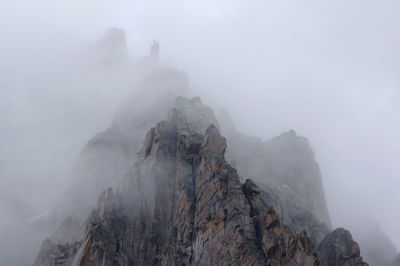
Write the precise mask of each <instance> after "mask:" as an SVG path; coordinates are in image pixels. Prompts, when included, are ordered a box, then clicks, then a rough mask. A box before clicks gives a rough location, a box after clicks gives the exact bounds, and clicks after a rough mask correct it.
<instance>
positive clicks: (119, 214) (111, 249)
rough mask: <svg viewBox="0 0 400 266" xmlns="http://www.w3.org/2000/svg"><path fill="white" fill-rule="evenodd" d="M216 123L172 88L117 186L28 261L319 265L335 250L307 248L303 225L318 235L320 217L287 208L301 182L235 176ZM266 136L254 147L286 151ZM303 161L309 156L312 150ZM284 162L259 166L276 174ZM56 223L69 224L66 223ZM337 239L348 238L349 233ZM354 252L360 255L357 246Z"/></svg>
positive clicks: (199, 105) (301, 188) (309, 243)
mask: <svg viewBox="0 0 400 266" xmlns="http://www.w3.org/2000/svg"><path fill="white" fill-rule="evenodd" d="M218 128H219V125H218V122H217V120H216V118H215V116H214V112H213V110H212V109H211V108H209V107H208V106H206V105H204V104H203V103H202V102H201V100H200V98H198V97H196V98H193V99H191V100H189V99H187V98H183V97H178V98H177V99H176V101H175V104H174V108H173V109H171V110H170V112H169V113H168V119H167V120H163V121H161V122H159V123H157V124H156V126H155V127H153V128H151V129H150V130H149V131H148V132H147V134H146V136H145V140H144V142H143V145H142V147H141V148H138V149H137V151H138V154H137V157H136V158H135V160H134V161H133V162H132V166H131V167H129V169H126V172H127V173H126V174H125V175H124V178H123V180H122V181H121V183H122V185H120V186H119V187H120V188H119V189H118V190H117V191H116V192H115V191H114V190H113V189H111V188H109V189H107V190H105V191H103V192H102V193H101V194H100V196H99V198H98V202H97V207H96V208H95V209H94V210H92V212H91V214H90V215H89V218H87V220H86V222H85V223H84V224H83V226H82V228H81V229H80V230H81V235H80V237H78V238H77V239H76V241H75V240H72V239H71V240H70V241H69V242H68V243H65V241H64V242H60V241H57V240H55V239H49V240H46V241H45V242H44V243H43V245H42V249H41V252H40V254H39V256H38V258H37V260H36V263H35V265H54V264H57V265H231V264H234V265H320V264H319V261H318V257H320V258H326V257H328V258H330V257H329V256H333V257H335V258H336V257H340V256H341V255H340V254H341V253H340V250H333V249H330V248H321V249H320V251H319V252H317V250H316V248H315V245H314V243H313V242H315V241H316V240H315V239H314V240H312V238H309V236H308V234H309V233H308V232H311V234H314V233H315V232H317V233H318V234H320V235H323V236H322V238H323V237H325V235H326V234H327V233H329V229H327V227H323V228H322V229H321V227H318V226H319V225H320V224H323V223H322V222H320V220H318V217H317V216H316V214H318V212H315V209H313V208H311V209H310V208H304V209H301V208H300V209H299V211H300V214H301V215H304V214H305V210H306V211H308V214H310V215H309V216H308V217H305V216H303V217H301V215H300V216H298V213H296V212H294V207H293V206H298V205H296V204H298V202H297V199H298V198H296V197H297V194H298V193H300V192H299V191H304V189H306V186H304V185H302V184H300V183H301V180H295V181H293V180H292V181H291V179H290V177H286V179H285V180H284V182H285V184H284V186H283V189H286V190H287V191H289V192H290V193H289V192H286V190H283V189H282V188H280V187H278V186H277V184H276V181H277V180H275V179H272V178H271V177H272V176H274V175H268V173H269V172H268V171H266V172H265V173H266V176H265V180H264V182H260V183H261V184H262V186H263V187H265V188H266V189H262V187H261V188H260V187H258V186H257V185H256V184H255V182H253V181H251V180H250V179H247V180H246V181H245V182H243V183H242V182H241V179H243V178H241V177H240V176H239V174H238V172H237V170H236V169H235V168H233V167H232V166H231V165H230V164H229V163H227V161H226V159H225V152H226V149H227V146H228V145H227V140H226V139H225V138H224V137H222V136H221V134H220V131H219V129H218ZM288 134H291V135H290V136H289V140H285V141H289V146H290V145H293V144H290V141H294V142H295V143H297V142H298V141H300V142H301V143H300V144H294V146H296V145H298V146H299V145H300V147H302V148H303V146H301V145H304V139H301V138H299V137H297V136H296V135H294V133H292V132H291V133H288ZM100 136H101V135H100ZM284 137H285V136H284ZM280 138H282V136H281V137H280ZM243 139H245V138H243ZM274 141H276V140H273V143H272V144H271V143H267V144H265V143H264V145H263V146H260V147H259V148H260V149H261V150H262V151H263V152H265V153H268V152H269V151H268V149H270V153H271V154H273V153H275V154H276V153H278V154H280V155H281V156H289V154H290V153H289V152H287V151H285V152H286V153H285V152H282V151H281V150H282V149H283V150H285V149H284V148H282V147H281V146H280V145H283V144H279V143H282V140H281V139H279V141H278V142H277V143H278V144H279V145H278V144H276V143H274ZM117 143H118V142H117ZM130 143H132V142H130ZM89 145H93V144H91V143H89ZM110 145H111V146H112V145H114V142H111V144H110ZM118 145H119V144H118ZM307 145H308V144H307ZM307 145H306V147H309V146H307ZM89 147H91V146H89ZM237 147H238V146H236V148H237ZM271 147H273V148H271ZM250 148H254V147H250ZM302 148H299V149H300V150H301V149H302ZM246 149H247V150H249V147H247V148H246ZM128 150H129V149H128ZM265 150H266V151H265ZM118 151H119V150H118ZM271 151H273V152H271ZM131 152H132V151H131ZM132 153H133V152H132ZM110 154H112V153H110ZM117 154H118V153H117ZM285 154H286V155H285ZM310 154H311V153H309V154H306V155H310ZM233 155H234V153H233ZM303 155H304V154H303ZM118 156H119V155H118ZM290 156H292V155H290ZM232 157H233V156H232ZM236 158H237V159H236V160H235V161H234V164H235V165H241V166H242V169H243V167H244V166H248V165H249V164H250V163H251V160H247V161H246V162H241V161H240V160H242V159H243V160H244V158H239V157H236ZM264 159H265V158H264ZM281 160H282V161H285V159H284V158H282V159H281ZM304 160H305V161H307V162H308V163H309V162H310V161H312V160H313V157H311V158H309V159H304ZM293 164H294V163H293V162H292V164H291V163H290V160H289V163H287V164H278V163H271V162H268V164H267V165H268V166H269V167H275V168H274V169H269V171H275V172H278V173H281V175H277V174H275V176H280V177H281V178H284V177H283V175H284V173H285V171H293V170H291V169H292V168H293V167H295V166H294V165H293ZM273 165H275V166H273ZM255 167H258V166H257V165H255ZM279 167H282V168H284V167H288V168H289V170H287V169H286V170H283V169H281V170H279ZM111 169H112V168H111ZM249 169H251V168H249ZM256 173H259V174H260V175H261V172H256ZM318 173H319V172H318ZM255 176H256V175H255ZM298 176H300V177H301V178H303V177H302V175H301V173H298ZM317 176H318V175H317ZM92 177H93V178H95V177H96V176H95V175H93V176H92ZM256 177H257V176H256ZM259 177H260V176H259ZM313 178H315V177H313ZM100 180H102V179H100ZM303 181H304V180H303ZM92 182H93V181H92ZM305 182H309V181H307V180H306V181H305ZM294 184H299V186H298V187H297V186H295V185H294ZM285 193H287V194H285ZM296 193H297V194H296ZM290 196H294V198H292V199H290ZM317 197H318V195H317V196H315V198H317ZM315 198H314V200H315ZM323 204H325V203H324V202H323ZM313 212H315V215H314V213H313ZM299 217H300V218H301V219H300V218H299ZM72 228H75V231H77V230H79V229H77V227H76V225H74V226H72ZM324 230H325V231H324ZM59 231H60V232H62V231H71V226H70V224H69V223H66V224H65V225H62V226H61V227H60V229H59ZM328 236H329V235H328ZM343 241H344V243H350V244H349V245H351V244H352V243H353V242H352V239H351V237H350V238H345V239H344V240H343ZM322 247H324V246H322ZM332 252H335V254H331V253H332ZM354 256H358V258H359V260H355V261H357V262H359V261H361V258H360V257H359V254H358V255H357V254H355V255H354ZM321 265H329V264H321ZM336 265H340V264H336ZM349 265H353V264H349ZM354 265H356V264H354Z"/></svg>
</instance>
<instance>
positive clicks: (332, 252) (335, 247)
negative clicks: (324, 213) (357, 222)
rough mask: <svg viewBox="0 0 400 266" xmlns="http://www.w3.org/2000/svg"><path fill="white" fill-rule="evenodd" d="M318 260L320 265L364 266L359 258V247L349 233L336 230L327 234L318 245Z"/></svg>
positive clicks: (339, 229)
mask: <svg viewBox="0 0 400 266" xmlns="http://www.w3.org/2000/svg"><path fill="white" fill-rule="evenodd" d="M318 258H319V260H320V262H321V265H329V266H330V265H332V266H339V265H340V266H350V265H365V266H368V264H367V263H366V262H364V261H363V259H362V257H361V256H360V247H359V246H358V244H357V242H355V241H354V240H353V238H352V237H351V234H350V232H349V231H347V230H345V229H343V228H337V229H335V230H334V231H332V232H331V233H329V234H328V235H327V236H326V237H325V238H324V239H323V240H322V241H321V243H319V245H318Z"/></svg>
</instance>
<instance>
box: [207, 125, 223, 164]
mask: <svg viewBox="0 0 400 266" xmlns="http://www.w3.org/2000/svg"><path fill="white" fill-rule="evenodd" d="M225 150H226V139H225V138H224V137H222V136H221V134H220V133H219V130H218V129H217V127H216V126H214V125H213V124H211V125H210V126H209V127H208V128H207V130H206V132H205V134H204V141H203V144H202V146H201V154H202V155H204V154H206V153H210V152H211V153H214V154H216V155H222V156H223V155H224V154H225Z"/></svg>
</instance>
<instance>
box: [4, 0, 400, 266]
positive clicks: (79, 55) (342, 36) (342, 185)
mask: <svg viewBox="0 0 400 266" xmlns="http://www.w3.org/2000/svg"><path fill="white" fill-rule="evenodd" d="M398 10H400V3H399V2H398V1H394V0H390V1H389V0H388V1H380V2H378V1H372V0H363V1H361V0H353V1H344V0H340V1H329V2H328V1H312V0H307V1H294V0H292V1H290V0H283V1H282V0H279V1H278V0H272V1H255V0H251V1H236V0H234V1H232V0H231V1H218V2H215V1H201V2H197V1H196V2H195V1H178V0H173V1H168V2H166V1H156V0H151V1H125V0H118V1H105V0H98V1H94V0H89V1H84V2H82V1H77V0H70V1H50V0H39V1H27V0H13V1H5V0H2V1H0V121H1V122H0V249H1V250H2V251H1V252H0V257H2V258H5V257H7V258H6V259H4V260H3V261H0V264H1V263H3V264H4V265H11V264H12V263H14V264H15V265H21V263H26V261H28V262H29V261H30V262H31V263H32V262H33V259H34V257H35V254H37V252H38V248H39V247H38V246H37V245H38V242H39V245H40V242H41V241H42V240H43V238H44V237H45V236H46V234H47V233H48V228H42V230H39V229H35V232H31V229H30V228H27V227H26V224H27V223H31V222H32V221H35V219H37V217H38V216H40V215H43V214H44V213H46V212H49V211H51V209H52V208H53V207H54V202H56V201H57V200H59V199H60V198H61V197H62V196H63V195H62V193H63V188H64V187H65V186H67V184H68V178H69V176H70V170H71V167H72V165H73V164H74V162H75V161H76V159H77V158H78V156H79V152H80V151H81V149H82V148H83V147H84V145H85V143H86V142H87V141H88V140H89V139H90V138H91V137H92V136H93V135H95V134H96V133H97V132H99V131H102V130H104V129H105V128H107V127H108V126H109V125H110V123H111V120H112V118H113V115H114V112H115V110H116V109H117V108H118V106H119V105H120V104H121V103H122V102H123V101H124V99H125V98H126V97H127V96H128V95H130V93H131V87H132V86H131V84H132V82H133V80H134V77H130V75H129V73H127V72H126V71H129V70H126V69H119V68H115V69H112V71H106V72H104V73H103V74H101V75H100V74H99V73H102V72H101V71H100V72H99V71H92V69H91V68H90V67H88V65H90V66H93V64H89V63H88V62H92V61H91V60H92V57H93V56H92V54H93V53H94V52H93V47H94V46H95V44H96V42H97V41H98V40H99V38H100V36H102V34H103V33H104V32H105V30H106V29H107V28H110V27H118V28H122V29H124V30H125V32H126V41H127V48H128V53H129V55H130V57H131V58H132V60H133V61H137V60H140V58H141V57H143V56H146V55H147V54H148V50H149V47H150V45H151V43H152V41H153V40H154V39H155V40H157V41H159V43H160V47H161V51H160V52H161V58H160V60H161V64H163V65H166V66H172V67H176V68H178V69H180V70H183V71H185V72H187V73H188V74H189V77H190V85H191V89H192V91H193V94H198V95H200V96H201V97H202V98H203V101H204V102H206V103H208V102H217V103H218V104H219V105H221V106H224V107H225V108H227V109H228V110H229V111H230V113H231V116H232V118H233V120H234V122H235V124H236V127H237V128H238V130H240V131H241V132H244V133H246V134H248V135H254V136H258V137H260V138H262V139H265V140H267V139H269V138H271V137H273V136H276V135H278V134H280V133H281V132H283V131H287V130H289V129H295V130H296V132H297V133H298V134H299V135H302V136H305V137H307V138H308V139H309V141H310V142H311V144H312V146H313V149H314V151H315V154H316V159H317V161H318V162H319V164H320V168H321V172H322V176H323V184H324V189H325V193H326V199H327V204H328V210H329V213H330V216H331V219H332V223H333V226H334V227H339V226H343V227H346V228H349V229H350V230H357V227H360V226H362V225H365V223H368V222H367V220H372V221H373V222H376V223H378V224H379V226H380V228H381V229H382V231H383V232H385V233H386V234H387V235H388V236H389V238H390V239H391V241H392V242H393V243H394V244H395V245H396V247H397V248H398V249H400V229H399V228H398V221H399V219H400V207H399V205H398V202H399V201H400V194H399V193H398V188H399V187H400V178H399V173H400V165H399V163H398V158H400V142H399V140H398V137H399V136H400V83H399V82H400V79H399V77H400V60H399V59H400V52H399V49H398V47H399V46H400V29H399V27H398V25H399V23H400V19H399V16H398ZM228 145H229V143H228ZM22 240H23V241H22ZM356 240H357V239H356Z"/></svg>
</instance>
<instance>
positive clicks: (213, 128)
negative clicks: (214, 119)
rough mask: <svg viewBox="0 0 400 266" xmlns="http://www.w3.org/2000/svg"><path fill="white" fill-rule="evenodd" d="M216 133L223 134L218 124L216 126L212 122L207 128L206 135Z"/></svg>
mask: <svg viewBox="0 0 400 266" xmlns="http://www.w3.org/2000/svg"><path fill="white" fill-rule="evenodd" d="M214 134H217V135H219V136H221V135H220V134H219V130H218V128H217V127H216V126H214V124H211V125H210V126H209V127H208V128H207V130H206V133H205V135H206V136H207V135H214Z"/></svg>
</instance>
